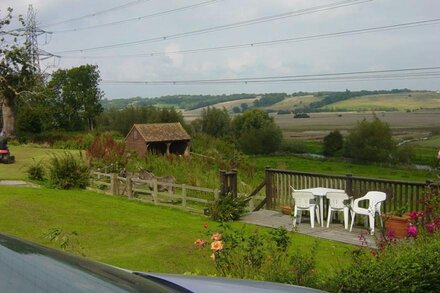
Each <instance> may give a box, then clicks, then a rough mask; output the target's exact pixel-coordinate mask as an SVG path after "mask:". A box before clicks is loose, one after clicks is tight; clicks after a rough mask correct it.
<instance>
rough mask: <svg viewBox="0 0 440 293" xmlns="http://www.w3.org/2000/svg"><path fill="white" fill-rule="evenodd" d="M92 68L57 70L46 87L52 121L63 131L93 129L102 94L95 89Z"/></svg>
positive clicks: (96, 74) (95, 70) (95, 72)
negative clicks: (51, 111) (50, 102)
mask: <svg viewBox="0 0 440 293" xmlns="http://www.w3.org/2000/svg"><path fill="white" fill-rule="evenodd" d="M100 80H101V79H100V76H99V70H98V66H96V65H81V66H79V67H73V68H71V69H58V70H57V71H55V72H54V73H52V78H51V80H50V81H49V84H48V90H49V94H50V96H51V99H52V103H53V104H52V109H53V116H54V121H55V122H56V125H57V127H60V128H63V129H65V130H83V129H88V130H93V129H94V127H95V118H96V117H97V116H98V115H99V114H100V113H101V112H102V110H103V108H102V106H101V104H100V101H101V98H102V96H103V92H102V91H101V90H100V89H99V87H98V85H99V82H100Z"/></svg>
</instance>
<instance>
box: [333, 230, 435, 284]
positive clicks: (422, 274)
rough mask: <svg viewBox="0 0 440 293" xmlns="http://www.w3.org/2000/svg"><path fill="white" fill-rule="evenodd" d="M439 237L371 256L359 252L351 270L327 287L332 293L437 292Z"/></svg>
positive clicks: (348, 268) (342, 272)
mask: <svg viewBox="0 0 440 293" xmlns="http://www.w3.org/2000/svg"><path fill="white" fill-rule="evenodd" d="M439 276H440V233H436V235H434V236H432V237H429V238H423V239H417V240H416V241H415V242H409V241H405V242H401V243H399V244H394V245H390V246H388V247H387V248H386V249H385V250H384V251H383V252H380V253H378V254H377V255H376V256H372V255H371V254H369V253H368V252H365V251H363V252H358V253H357V254H355V256H354V262H353V264H352V265H351V266H349V267H347V268H345V269H343V270H341V271H340V272H339V273H337V274H336V275H335V276H334V277H333V278H331V279H330V281H329V283H328V287H327V288H326V289H327V290H330V291H331V292H440V277H439Z"/></svg>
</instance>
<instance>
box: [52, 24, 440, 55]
mask: <svg viewBox="0 0 440 293" xmlns="http://www.w3.org/2000/svg"><path fill="white" fill-rule="evenodd" d="M439 23H440V18H435V19H429V20H421V21H414V22H406V23H399V24H393V25H386V26H376V27H369V28H362V29H356V30H348V31H342V32H333V33H326V34H318V35H310V36H303V37H295V38H287V39H278V40H271V41H262V42H251V43H242V44H235V45H226V46H217V47H208V48H196V49H188V50H177V51H170V52H151V53H142V54H127V55H99V56H92V55H91V56H69V55H65V56H63V55H60V56H59V57H61V58H73V59H100V58H130V57H154V56H163V55H168V54H193V53H200V52H212V51H220V50H231V49H240V48H247V47H260V46H270V45H277V44H284V43H293V42H302V41H310V40H319V39H328V38H335V37H343V36H348V35H358V34H365V33H371V32H381V31H389V30H397V29H406V28H412V27H418V26H423V25H432V24H439Z"/></svg>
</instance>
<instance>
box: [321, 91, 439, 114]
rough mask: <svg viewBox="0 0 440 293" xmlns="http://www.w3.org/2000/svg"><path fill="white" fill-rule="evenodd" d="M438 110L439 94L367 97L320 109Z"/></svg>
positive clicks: (414, 93) (424, 93) (415, 93)
mask: <svg viewBox="0 0 440 293" xmlns="http://www.w3.org/2000/svg"><path fill="white" fill-rule="evenodd" d="M432 108H440V93H436V92H409V93H396V94H380V95H368V96H360V97H355V98H351V99H348V100H344V101H340V102H336V103H332V104H329V105H326V106H324V107H322V108H321V109H323V110H330V111H387V110H400V111H405V110H418V109H432Z"/></svg>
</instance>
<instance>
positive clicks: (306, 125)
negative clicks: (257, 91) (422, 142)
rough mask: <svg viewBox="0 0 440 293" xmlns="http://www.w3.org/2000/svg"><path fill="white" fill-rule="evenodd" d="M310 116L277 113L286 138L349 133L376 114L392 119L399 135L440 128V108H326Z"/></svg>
mask: <svg viewBox="0 0 440 293" xmlns="http://www.w3.org/2000/svg"><path fill="white" fill-rule="evenodd" d="M309 115H310V118H297V119H294V118H293V115H289V114H284V115H274V116H273V117H274V121H275V123H277V124H278V125H279V126H280V127H281V129H282V130H283V133H284V137H285V138H297V139H322V138H323V137H324V136H325V135H327V134H328V132H329V131H332V130H336V129H338V130H340V131H342V133H343V134H344V133H346V131H347V130H349V129H351V128H353V127H354V126H355V125H356V123H357V122H358V121H362V120H363V119H366V120H369V121H371V120H372V119H373V118H374V115H377V117H378V118H379V119H380V120H382V121H384V122H386V123H388V124H389V125H390V127H391V129H392V131H393V134H394V135H395V136H397V137H408V136H410V137H413V138H417V137H426V136H428V135H429V134H430V132H431V131H432V130H435V129H439V128H440V123H439V121H440V111H430V112H377V113H376V114H374V113H373V112H339V113H338V112H325V113H310V114H309Z"/></svg>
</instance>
